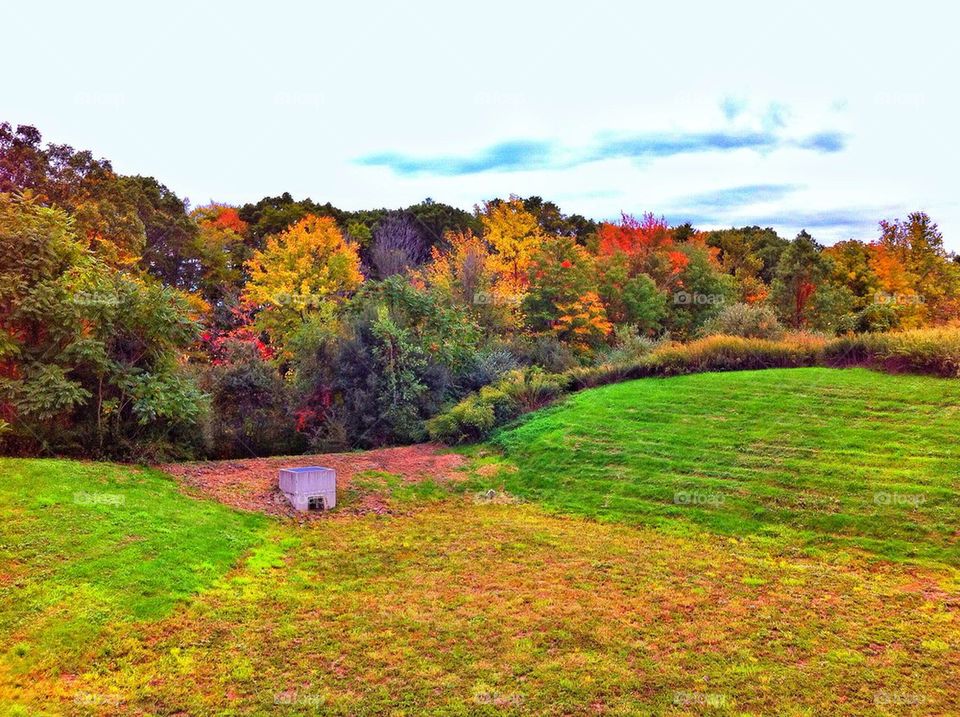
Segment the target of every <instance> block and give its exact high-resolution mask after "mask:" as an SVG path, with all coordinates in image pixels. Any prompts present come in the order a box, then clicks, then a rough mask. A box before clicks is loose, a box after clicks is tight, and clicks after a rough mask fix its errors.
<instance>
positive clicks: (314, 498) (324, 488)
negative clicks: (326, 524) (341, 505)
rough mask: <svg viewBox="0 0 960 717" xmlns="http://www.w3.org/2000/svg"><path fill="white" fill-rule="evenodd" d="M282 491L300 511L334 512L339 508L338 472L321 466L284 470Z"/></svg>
mask: <svg viewBox="0 0 960 717" xmlns="http://www.w3.org/2000/svg"><path fill="white" fill-rule="evenodd" d="M280 490H281V491H282V492H283V494H284V495H285V496H286V497H287V500H289V501H290V504H291V505H292V506H293V507H294V508H296V509H297V510H299V511H303V512H306V511H308V510H332V509H333V508H336V507H337V472H336V471H335V470H333V468H323V467H321V466H309V467H306V468H283V469H281V471H280Z"/></svg>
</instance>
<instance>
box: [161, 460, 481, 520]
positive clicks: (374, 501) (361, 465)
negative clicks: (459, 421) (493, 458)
mask: <svg viewBox="0 0 960 717" xmlns="http://www.w3.org/2000/svg"><path fill="white" fill-rule="evenodd" d="M462 465H463V456H460V455H458V454H456V453H441V452H440V448H439V446H436V445H432V444H429V443H425V444H420V445H416V446H402V447H400V448H380V449H377V450H373V451H363V452H354V453H323V454H318V455H309V456H291V457H276V458H254V459H244V460H228V461H206V462H203V463H170V464H166V465H161V466H158V468H159V469H160V470H162V471H165V472H166V473H169V474H170V475H172V476H174V477H175V478H177V479H179V480H180V481H181V482H182V483H183V484H184V485H185V486H187V487H188V488H189V489H191V490H192V491H196V492H198V493H200V494H201V495H204V496H207V497H210V498H213V499H214V500H218V501H220V502H221V503H225V504H226V505H229V506H232V507H234V508H239V509H240V510H247V511H254V512H260V513H267V514H268V515H276V516H289V517H295V518H298V519H306V520H309V519H314V518H319V517H324V514H322V513H298V512H297V511H295V510H293V508H292V507H291V506H290V504H289V503H288V502H287V500H286V498H284V496H283V494H282V493H281V492H280V490H279V489H278V487H277V472H278V471H279V470H280V469H281V468H298V467H303V466H325V467H327V468H333V469H334V470H335V471H336V472H337V503H338V505H337V510H336V511H335V512H334V513H335V514H339V515H344V514H346V515H363V514H366V513H389V512H391V510H390V506H389V501H388V500H387V498H386V497H385V496H382V495H377V494H375V493H370V494H366V495H361V496H359V498H358V499H357V500H353V501H350V502H349V503H348V502H345V501H344V500H343V499H344V498H345V497H346V496H347V495H348V494H349V493H350V489H351V482H352V481H353V479H354V477H355V476H356V475H358V474H361V473H366V472H368V471H383V472H385V473H391V474H393V475H396V476H400V477H401V478H403V480H405V481H409V482H417V481H422V480H424V479H427V478H433V479H435V480H438V481H447V480H453V479H456V478H458V477H460V475H461V474H460V473H458V469H459V468H460V467H461V466H462ZM334 513H331V515H332V514H334Z"/></svg>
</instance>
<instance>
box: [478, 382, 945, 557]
mask: <svg viewBox="0 0 960 717" xmlns="http://www.w3.org/2000/svg"><path fill="white" fill-rule="evenodd" d="M494 443H495V444H496V445H497V446H498V447H500V448H502V449H503V451H504V453H505V463H506V464H507V465H509V466H511V467H514V468H516V469H517V470H516V472H513V473H502V474H501V475H502V476H503V481H504V483H505V486H506V488H507V490H509V491H510V492H512V493H515V494H518V495H522V496H525V497H527V498H530V499H533V500H536V501H538V502H541V503H543V504H544V505H547V506H549V507H551V508H555V509H558V510H562V511H567V512H575V513H580V514H586V515H590V516H594V517H598V518H601V519H605V520H617V521H625V522H628V523H643V524H649V525H655V526H659V527H662V528H666V529H668V530H674V531H675V530H686V529H688V528H689V527H690V526H699V527H703V528H707V529H709V530H711V531H715V532H718V533H722V534H725V535H740V536H743V535H752V536H761V537H769V538H771V539H774V541H775V542H780V543H782V542H787V543H789V544H791V545H794V544H801V545H803V546H805V547H806V548H807V549H809V550H815V549H816V548H817V547H820V548H823V549H828V550H835V549H837V548H838V547H840V548H845V547H856V548H861V549H865V550H870V551H872V552H875V553H877V554H880V555H884V556H887V557H890V558H895V559H918V560H935V561H943V562H946V563H950V564H953V565H956V564H958V562H960V551H958V546H957V540H958V536H960V382H957V381H951V380H946V379H937V378H927V377H917V376H890V375H887V374H881V373H875V372H871V371H866V370H862V369H850V370H843V371H840V370H835V369H821V368H805V369H790V370H769V371H744V372H736V373H707V374H698V375H692V376H680V377H675V378H668V379H643V380H640V381H632V382H627V383H621V384H616V385H612V386H607V387H604V388H600V389H595V390H592V391H585V392H582V393H579V394H576V395H574V396H572V397H570V398H569V399H568V400H567V401H565V402H564V403H562V404H561V405H559V406H556V407H553V408H551V409H548V410H545V411H541V412H540V413H538V414H535V415H534V416H532V417H531V418H530V419H529V420H527V421H526V422H525V423H524V424H523V425H521V426H519V427H517V428H514V429H511V430H505V431H502V432H501V433H500V434H499V435H498V436H496V437H495V439H494Z"/></svg>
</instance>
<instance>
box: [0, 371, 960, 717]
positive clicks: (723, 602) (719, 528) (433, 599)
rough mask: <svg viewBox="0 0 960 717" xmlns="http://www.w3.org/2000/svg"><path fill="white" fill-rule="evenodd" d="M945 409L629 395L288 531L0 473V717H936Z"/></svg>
mask: <svg viewBox="0 0 960 717" xmlns="http://www.w3.org/2000/svg"><path fill="white" fill-rule="evenodd" d="M958 406H960V387H958V385H957V384H955V383H952V382H949V381H945V380H937V379H918V378H915V377H891V376H886V375H881V374H875V373H869V372H866V371H860V370H844V371H839V370H818V369H809V370H808V369H803V370H789V371H767V372H759V373H757V372H750V373H728V374H705V375H700V376H688V377H678V378H671V379H649V380H642V381H635V382H631V383H626V384H620V385H616V386H609V387H606V388H603V389H598V390H595V391H589V392H584V393H581V394H578V395H575V396H573V397H571V398H569V399H568V400H567V401H565V402H564V403H563V404H562V405H559V406H556V407H553V408H550V409H548V410H546V411H543V412H541V413H539V414H535V415H533V416H531V417H529V419H528V420H527V421H526V422H524V423H523V424H522V425H519V426H517V427H515V428H513V429H510V430H506V431H503V432H502V433H500V434H499V435H498V436H497V437H496V438H495V440H494V441H493V442H492V443H491V444H490V445H489V446H481V447H475V448H473V449H471V450H470V451H469V452H470V453H472V454H473V456H474V461H473V464H472V467H473V472H474V474H475V475H474V477H473V478H472V479H470V480H469V481H467V482H465V483H463V484H460V485H459V486H453V487H451V488H449V489H438V488H437V486H436V485H434V484H432V483H431V484H429V485H425V486H424V487H423V489H422V490H420V489H416V488H413V489H411V488H410V487H402V486H398V487H397V495H396V498H395V499H396V500H398V501H402V503H403V506H404V510H403V511H402V512H401V513H400V514H397V515H387V516H373V515H368V516H364V517H341V518H335V517H332V516H331V518H330V519H326V520H321V521H316V522H313V523H310V524H307V525H303V526H300V525H297V524H295V523H291V522H281V521H277V520H273V519H268V518H266V517H261V516H256V515H250V514H240V513H236V512H234V511H232V510H230V509H228V508H226V507H223V506H220V505H218V504H215V503H212V502H209V501H203V500H198V499H196V498H194V497H191V496H189V495H186V494H184V493H182V492H181V491H179V490H178V488H177V485H176V484H175V483H174V482H173V481H172V480H171V479H169V478H167V477H166V476H164V475H163V474H161V473H158V472H156V471H152V470H142V469H135V468H128V467H117V466H109V465H103V464H92V463H75V462H69V461H45V460H29V461H28V460H4V459H0V476H2V478H0V531H2V533H0V637H2V638H3V645H4V650H3V653H2V656H0V714H7V713H10V714H23V715H33V714H47V715H59V714H97V715H100V714H104V715H113V714H137V715H139V714H156V715H191V716H193V715H207V714H226V715H268V714H298V715H299V714H302V715H308V714H342V715H382V714H396V715H422V714H435V715H447V714H454V715H474V714H476V715H505V714H510V715H512V714H518V715H519V714H529V715H540V714H556V715H567V714H599V715H636V714H655V715H661V714H662V715H688V714H689V715H693V714H717V715H761V714H764V715H765V714H776V715H809V716H813V715H852V714H864V715H887V714H889V715H906V714H924V715H951V714H958V713H960V694H958V692H957V688H956V685H957V683H958V679H960V618H958V610H960V572H958V569H957V553H956V540H957V537H958V517H957V515H958V483H960V448H958V441H957V438H958V432H960V426H958V423H960V422H958V421H957V410H958ZM377 480H378V482H379V483H380V484H388V485H391V484H393V481H391V480H390V479H389V477H387V476H380V477H378V478H377ZM491 486H493V487H497V488H505V489H506V491H507V493H508V494H509V495H504V494H503V493H498V494H497V495H496V496H495V497H494V499H493V500H490V499H489V498H488V497H486V496H485V495H484V494H483V493H480V492H479V491H480V489H481V488H483V489H486V488H488V487H491ZM511 496H513V497H511ZM878 496H879V497H878ZM414 497H416V498H417V500H414V499H413V498H414ZM518 499H519V501H518ZM597 519H599V520H597Z"/></svg>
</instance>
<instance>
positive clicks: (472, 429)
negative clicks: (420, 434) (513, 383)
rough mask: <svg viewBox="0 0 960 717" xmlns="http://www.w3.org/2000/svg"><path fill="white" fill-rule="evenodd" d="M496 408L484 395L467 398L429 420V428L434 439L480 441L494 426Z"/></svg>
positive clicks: (455, 441)
mask: <svg viewBox="0 0 960 717" xmlns="http://www.w3.org/2000/svg"><path fill="white" fill-rule="evenodd" d="M494 423H495V417H494V408H493V406H492V405H491V404H489V403H486V402H485V401H484V400H483V398H482V397H480V396H477V395H473V396H469V397H467V398H465V399H464V400H462V401H461V402H460V403H458V404H457V405H456V406H454V407H453V408H451V409H450V410H449V411H447V412H446V413H441V414H440V415H439V416H436V417H434V418H432V419H430V420H429V421H428V422H427V430H428V431H429V433H430V437H431V438H432V439H433V440H438V441H443V442H445V443H468V442H471V441H478V440H480V439H481V438H483V437H484V436H486V435H487V433H489V432H490V430H491V429H492V428H493V426H494Z"/></svg>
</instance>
